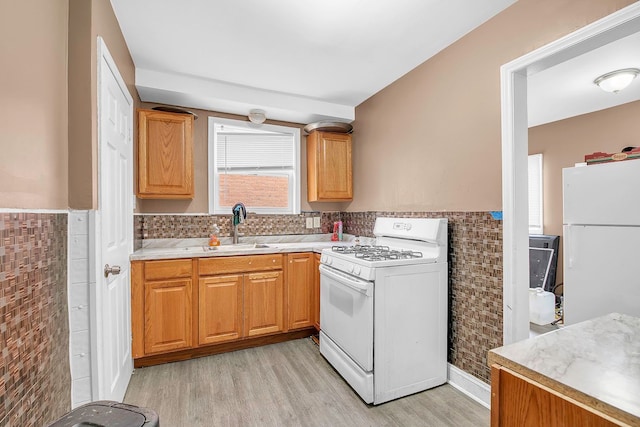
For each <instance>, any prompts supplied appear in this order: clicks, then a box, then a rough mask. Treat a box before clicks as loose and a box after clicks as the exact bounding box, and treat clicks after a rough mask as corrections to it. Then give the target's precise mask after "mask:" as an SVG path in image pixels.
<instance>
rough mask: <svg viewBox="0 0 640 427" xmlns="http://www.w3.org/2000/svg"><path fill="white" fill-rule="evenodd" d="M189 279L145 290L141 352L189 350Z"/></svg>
mask: <svg viewBox="0 0 640 427" xmlns="http://www.w3.org/2000/svg"><path fill="white" fill-rule="evenodd" d="M191 312H192V308H191V279H178V280H170V281H159V282H151V283H149V284H147V286H145V312H144V331H145V332H144V352H145V353H147V354H149V353H158V352H163V351H171V350H177V349H181V348H189V347H191V336H192V334H191Z"/></svg>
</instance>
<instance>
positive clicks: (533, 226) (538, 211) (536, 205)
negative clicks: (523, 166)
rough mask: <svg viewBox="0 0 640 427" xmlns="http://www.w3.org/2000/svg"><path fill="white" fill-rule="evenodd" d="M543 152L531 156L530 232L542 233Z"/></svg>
mask: <svg viewBox="0 0 640 427" xmlns="http://www.w3.org/2000/svg"><path fill="white" fill-rule="evenodd" d="M542 224H543V222H542V154H532V155H530V156H529V234H542V232H543V226H542Z"/></svg>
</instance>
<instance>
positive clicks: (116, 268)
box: [104, 264, 120, 277]
mask: <svg viewBox="0 0 640 427" xmlns="http://www.w3.org/2000/svg"><path fill="white" fill-rule="evenodd" d="M109 274H113V275H114V276H115V275H116V274H120V266H119V265H114V266H113V267H109V264H105V265H104V277H109Z"/></svg>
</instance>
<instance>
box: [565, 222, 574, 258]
mask: <svg viewBox="0 0 640 427" xmlns="http://www.w3.org/2000/svg"><path fill="white" fill-rule="evenodd" d="M566 228H567V229H566V230H565V233H564V244H565V246H566V248H565V253H567V254H569V259H568V260H567V266H568V267H569V268H572V267H573V251H572V250H571V227H566Z"/></svg>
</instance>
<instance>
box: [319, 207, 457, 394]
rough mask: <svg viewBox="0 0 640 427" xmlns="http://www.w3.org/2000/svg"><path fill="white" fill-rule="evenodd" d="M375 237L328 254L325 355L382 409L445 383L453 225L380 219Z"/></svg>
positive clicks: (323, 294)
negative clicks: (449, 234)
mask: <svg viewBox="0 0 640 427" xmlns="http://www.w3.org/2000/svg"><path fill="white" fill-rule="evenodd" d="M374 234H375V235H376V241H375V245H372V246H360V245H356V246H354V247H334V248H328V249H324V250H323V251H322V256H321V259H320V260H321V265H320V352H321V354H322V355H323V356H324V357H325V358H326V359H327V360H328V361H329V363H331V364H332V365H333V367H334V368H335V369H336V370H337V371H338V372H339V373H340V374H341V375H342V377H343V378H344V379H345V380H346V381H347V382H348V383H349V384H350V385H351V387H352V388H353V389H354V390H355V391H356V392H357V393H358V394H359V395H360V397H361V398H362V399H363V400H364V401H365V402H366V403H373V404H379V403H384V402H387V401H389V400H392V399H396V398H398V397H402V396H406V395H409V394H412V393H416V392H419V391H422V390H426V389H428V388H432V387H435V386H438V385H440V384H443V383H445V382H446V381H447V299H448V291H447V287H448V283H447V282H448V268H447V220H446V219H444V218H438V219H426V218H378V219H377V220H376V224H375V227H374Z"/></svg>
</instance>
